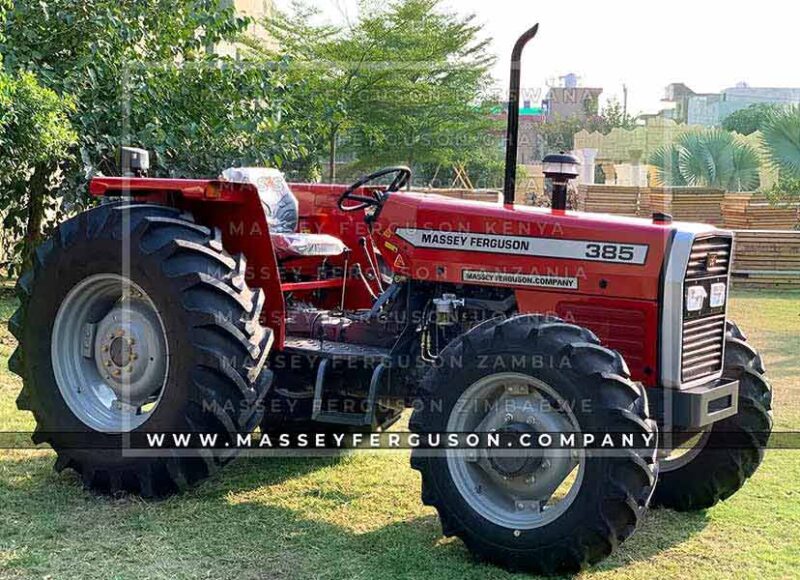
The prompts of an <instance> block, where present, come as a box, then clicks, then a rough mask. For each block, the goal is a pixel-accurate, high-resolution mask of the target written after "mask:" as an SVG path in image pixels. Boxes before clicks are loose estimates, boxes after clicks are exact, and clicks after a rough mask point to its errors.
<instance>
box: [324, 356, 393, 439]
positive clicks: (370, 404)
mask: <svg viewBox="0 0 800 580" xmlns="http://www.w3.org/2000/svg"><path fill="white" fill-rule="evenodd" d="M329 362H330V359H322V360H321V361H320V363H319V368H318V369H317V381H316V384H315V387H314V410H313V412H312V414H311V418H312V419H313V420H314V421H319V422H320V423H336V424H337V425H356V426H371V425H372V424H373V423H374V422H375V403H376V401H377V398H378V388H379V387H380V384H381V380H382V379H383V375H384V372H385V371H386V365H385V364H383V363H380V364H378V365H377V366H376V367H375V368H374V369H373V371H372V378H371V379H370V382H369V393H368V395H367V400H366V402H365V405H364V409H363V412H361V413H359V412H352V413H349V412H346V411H344V412H343V411H330V410H328V411H326V410H323V401H324V390H325V373H326V372H327V370H328V364H329Z"/></svg>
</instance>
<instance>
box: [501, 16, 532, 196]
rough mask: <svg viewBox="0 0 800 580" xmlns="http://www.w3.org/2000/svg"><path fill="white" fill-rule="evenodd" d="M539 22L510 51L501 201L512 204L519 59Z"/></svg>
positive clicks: (515, 168)
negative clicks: (509, 77) (503, 178)
mask: <svg viewBox="0 0 800 580" xmlns="http://www.w3.org/2000/svg"><path fill="white" fill-rule="evenodd" d="M538 30H539V24H538V23H537V24H535V25H534V26H533V28H531V29H530V30H528V31H527V32H525V33H524V34H523V35H522V36H520V37H519V40H517V43H516V44H515V45H514V50H513V51H511V80H510V82H509V87H508V127H507V129H506V178H505V181H504V183H503V203H504V204H505V205H513V204H514V191H515V190H516V185H517V139H518V138H519V92H520V86H519V84H520V76H521V75H520V61H521V59H522V49H523V48H525V45H526V44H528V41H529V40H530V39H532V38H533V37H534V36H536V33H537V32H538Z"/></svg>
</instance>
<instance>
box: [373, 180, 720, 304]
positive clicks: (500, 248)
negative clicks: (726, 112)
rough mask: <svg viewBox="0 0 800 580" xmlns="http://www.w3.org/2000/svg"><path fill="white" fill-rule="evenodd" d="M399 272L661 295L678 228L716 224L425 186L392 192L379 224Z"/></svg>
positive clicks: (384, 247) (694, 230)
mask: <svg viewBox="0 0 800 580" xmlns="http://www.w3.org/2000/svg"><path fill="white" fill-rule="evenodd" d="M376 229H378V230H380V236H376V241H378V246H379V247H380V249H381V251H382V253H383V254H384V255H385V257H386V259H387V261H388V262H389V263H391V264H392V265H393V268H394V270H395V272H397V273H400V274H404V275H408V276H411V277H412V278H415V279H426V280H436V281H442V282H453V283H462V284H463V283H470V284H486V285H491V286H510V287H516V288H519V289H537V290H552V291H557V292H562V293H563V292H567V293H575V294H594V295H603V296H609V297H617V298H632V299H637V300H658V297H659V288H660V282H659V280H660V277H661V272H662V268H663V265H664V259H665V256H667V255H668V252H669V250H670V245H671V242H672V239H673V237H674V235H675V233H676V232H678V231H681V232H686V233H688V234H690V235H697V234H700V233H706V232H713V231H715V228H714V227H713V226H709V225H704V224H692V223H679V222H672V223H661V222H653V221H651V220H647V219H641V218H629V217H622V216H613V215H605V214H589V213H581V212H572V211H561V210H550V209H547V208H535V207H530V206H518V205H516V206H511V205H500V204H494V203H488V202H478V201H465V200H457V199H452V198H447V197H443V196H436V195H428V194H420V193H406V192H403V193H395V194H392V195H390V196H389V199H388V200H387V201H386V204H385V206H384V207H383V209H382V211H381V213H380V215H379V217H378V219H377V223H376Z"/></svg>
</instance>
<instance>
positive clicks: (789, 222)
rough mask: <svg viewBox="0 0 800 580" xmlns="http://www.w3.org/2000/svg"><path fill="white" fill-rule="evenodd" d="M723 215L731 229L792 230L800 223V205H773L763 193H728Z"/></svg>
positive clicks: (723, 204) (723, 205)
mask: <svg viewBox="0 0 800 580" xmlns="http://www.w3.org/2000/svg"><path fill="white" fill-rule="evenodd" d="M722 215H723V217H724V223H725V227H727V228H731V229H736V230H740V229H741V230H745V229H760V230H791V229H794V228H795V227H797V225H798V223H800V204H798V203H797V202H794V203H790V202H783V203H771V202H770V201H768V200H767V198H766V197H765V196H764V195H763V194H761V193H728V194H726V195H725V200H724V201H723V202H722Z"/></svg>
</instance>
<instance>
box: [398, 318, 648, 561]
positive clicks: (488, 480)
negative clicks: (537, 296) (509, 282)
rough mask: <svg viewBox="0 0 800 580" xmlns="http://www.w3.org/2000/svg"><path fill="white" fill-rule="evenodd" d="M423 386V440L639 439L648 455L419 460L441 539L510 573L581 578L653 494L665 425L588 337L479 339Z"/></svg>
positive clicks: (512, 332) (457, 345) (499, 327)
mask: <svg viewBox="0 0 800 580" xmlns="http://www.w3.org/2000/svg"><path fill="white" fill-rule="evenodd" d="M440 359H441V361H440V362H441V364H439V365H437V366H436V367H434V368H432V369H431V370H430V372H429V374H428V375H427V376H426V378H425V380H424V381H423V384H422V386H421V388H422V392H423V393H424V394H425V397H426V398H425V399H424V400H422V401H420V403H419V404H418V406H417V409H416V410H415V411H414V414H413V415H412V418H411V423H410V426H411V430H412V431H414V432H417V433H444V432H454V431H461V432H491V431H495V432H511V433H530V434H531V436H534V437H535V436H536V435H535V434H536V433H542V432H547V433H556V432H558V433H567V434H568V433H574V434H576V436H579V434H580V433H581V432H584V433H590V432H591V433H605V432H609V431H611V432H634V433H641V434H642V435H645V436H650V437H649V443H648V445H647V446H646V448H645V449H639V450H619V451H618V452H613V453H611V454H605V455H603V454H599V453H594V452H591V451H583V450H564V449H555V448H551V449H536V450H535V449H531V450H526V451H524V452H523V451H516V452H511V453H510V452H507V451H506V452H501V451H496V450H491V451H486V450H480V451H478V452H472V451H471V450H448V451H446V452H445V454H444V456H442V455H432V454H430V453H428V454H425V453H424V452H422V451H420V450H416V449H415V450H414V451H413V452H412V463H411V464H412V467H414V468H415V469H417V470H419V471H420V472H421V475H422V500H423V502H424V503H425V504H426V505H431V506H433V507H435V508H436V509H437V511H438V512H439V518H440V520H441V523H442V530H443V533H444V534H445V535H447V536H452V535H455V536H458V537H460V538H461V539H462V540H463V541H464V542H465V544H466V545H467V546H468V547H469V549H470V550H471V551H472V552H473V553H474V554H476V555H477V556H479V557H481V558H483V559H486V560H489V561H492V562H494V563H497V564H500V565H502V566H504V567H506V568H509V569H512V570H525V571H529V572H535V573H545V574H555V573H567V572H574V571H577V570H579V569H581V568H583V567H585V566H587V565H589V564H592V563H594V562H597V561H599V560H601V559H602V558H604V557H605V556H607V555H608V554H610V553H611V552H612V551H613V550H614V549H615V548H616V547H617V546H618V545H619V543H620V542H622V541H624V540H625V539H626V538H627V537H628V536H630V535H631V534H632V533H633V532H634V530H635V529H636V526H637V525H638V523H639V521H640V519H641V518H642V516H643V515H644V512H645V510H646V507H647V503H648V501H649V499H650V494H651V492H652V489H653V486H654V485H655V477H656V474H655V469H654V466H655V446H656V431H655V429H656V427H655V423H654V422H653V421H651V420H650V419H649V418H648V414H647V401H646V398H645V394H644V391H643V389H642V388H641V387H640V386H638V385H636V384H635V383H633V382H631V381H630V379H629V377H628V371H627V367H626V366H625V363H624V362H623V360H622V358H621V357H620V356H619V355H618V354H617V353H614V352H613V351H610V350H608V349H605V348H603V347H602V346H600V345H599V343H598V340H597V338H596V337H595V336H594V335H593V334H592V333H591V332H589V331H588V330H585V329H582V328H580V327H577V326H574V325H570V324H565V323H563V322H561V321H558V320H553V319H546V318H544V317H540V316H529V315H526V316H517V317H513V318H510V319H507V320H503V321H490V322H487V323H484V324H482V325H480V326H477V327H475V328H474V329H472V330H471V331H470V332H468V333H467V334H466V335H464V336H463V337H462V338H460V339H458V340H457V341H455V342H454V343H453V344H451V345H449V346H448V347H447V348H446V349H445V350H444V351H443V352H442V354H441V357H440Z"/></svg>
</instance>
